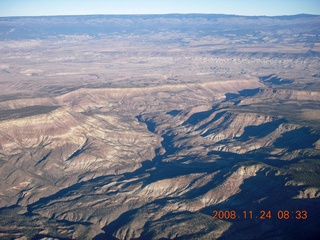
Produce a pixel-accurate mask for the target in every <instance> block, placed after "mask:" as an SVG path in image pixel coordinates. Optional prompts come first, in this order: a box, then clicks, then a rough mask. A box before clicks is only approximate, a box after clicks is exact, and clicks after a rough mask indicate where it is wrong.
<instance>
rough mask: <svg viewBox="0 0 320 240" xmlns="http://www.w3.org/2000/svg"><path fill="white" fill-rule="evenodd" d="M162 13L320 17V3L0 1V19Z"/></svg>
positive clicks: (251, 0) (258, 0) (292, 0)
mask: <svg viewBox="0 0 320 240" xmlns="http://www.w3.org/2000/svg"><path fill="white" fill-rule="evenodd" d="M163 13H224V14H237V15H251V16H252V15H268V16H275V15H293V14H300V13H308V14H318V15H320V0H0V16H47V15H84V14H88V15H89V14H163Z"/></svg>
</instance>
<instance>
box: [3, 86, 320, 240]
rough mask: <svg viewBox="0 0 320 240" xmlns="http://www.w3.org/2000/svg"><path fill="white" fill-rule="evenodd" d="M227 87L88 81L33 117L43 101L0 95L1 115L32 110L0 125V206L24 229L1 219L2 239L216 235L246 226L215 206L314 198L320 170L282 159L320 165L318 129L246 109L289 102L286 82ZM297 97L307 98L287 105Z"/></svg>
mask: <svg viewBox="0 0 320 240" xmlns="http://www.w3.org/2000/svg"><path fill="white" fill-rule="evenodd" d="M232 83H233V82H229V83H228V85H226V86H223V87H222V85H221V84H218V85H217V84H200V85H195V86H193V88H192V90H188V89H189V88H188V87H186V86H176V87H173V88H172V87H161V88H145V89H81V90H76V91H75V92H71V93H67V94H65V95H62V96H59V97H57V98H55V99H51V103H52V106H55V108H49V109H46V111H44V112H43V113H41V114H33V115H32V111H33V109H32V108H30V106H32V104H37V105H35V106H39V105H38V104H40V103H41V101H42V100H39V101H32V102H31V101H30V102H28V101H26V102H23V101H22V103H19V102H17V100H16V101H15V103H14V104H9V103H2V108H3V111H9V110H10V111H12V110H19V109H26V110H25V111H26V113H23V114H21V111H20V115H17V118H16V119H12V118H11V119H4V120H2V121H1V122H0V126H1V128H0V129H1V132H0V133H1V134H0V142H1V149H0V150H1V155H2V166H1V169H0V170H1V178H2V183H1V206H2V207H7V206H14V207H13V208H10V210H9V208H8V209H7V208H3V209H4V210H3V211H2V213H1V214H2V216H4V215H5V214H8V211H10V215H11V216H17V220H16V221H18V222H19V223H17V224H20V225H21V228H20V229H21V230H20V231H16V232H13V231H11V230H10V229H9V226H8V224H9V222H10V221H12V219H9V220H8V221H6V220H4V219H3V220H2V225H3V227H2V229H3V230H4V231H6V232H7V234H3V235H2V236H3V237H6V236H8V234H10V235H11V234H12V235H13V236H15V237H19V236H23V235H25V236H35V235H37V236H58V237H64V238H72V239H81V238H82V239H88V238H94V237H96V238H97V239H99V238H101V239H110V238H116V239H134V238H138V239H139V238H148V239H159V238H168V239H173V238H177V237H186V236H187V238H189V237H192V238H197V239H206V238H213V239H214V238H219V237H222V236H229V235H228V234H231V233H233V232H237V231H238V230H237V229H238V228H241V226H243V225H246V223H244V222H243V221H242V223H241V224H236V223H232V222H230V221H226V220H224V219H221V220H213V219H212V218H211V215H212V211H213V210H214V209H222V208H227V209H229V208H230V209H231V208H234V209H237V208H239V206H242V207H241V209H245V208H248V209H249V208H250V209H253V210H255V211H257V212H259V211H260V210H262V209H259V206H260V205H259V204H258V203H261V202H263V203H266V202H267V201H266V199H268V201H269V203H268V204H267V205H266V206H267V207H269V208H270V209H273V210H275V208H274V206H273V205H272V204H275V203H279V202H280V204H279V206H291V207H292V206H293V205H291V204H292V203H291V200H292V199H297V200H299V201H302V199H317V198H319V188H318V185H317V178H318V175H317V174H314V175H313V177H314V178H312V179H309V178H308V173H307V174H306V175H303V174H302V175H299V177H298V178H297V177H296V174H294V171H296V170H295V169H296V168H291V167H290V166H291V165H290V164H287V163H290V162H291V161H294V162H298V163H297V164H300V163H299V161H304V162H301V164H300V165H299V166H300V168H301V169H307V167H306V166H312V165H314V166H315V168H316V169H318V168H319V164H318V163H317V161H313V160H312V159H316V158H318V157H319V156H320V152H319V149H318V148H317V145H318V142H319V134H318V132H317V128H314V129H313V128H309V127H307V126H304V125H303V124H301V123H300V124H299V123H291V122H290V121H288V119H286V118H285V116H281V115H280V116H279V115H275V114H272V113H269V112H265V113H262V112H259V111H256V109H255V108H254V107H252V109H248V111H244V109H243V108H242V103H244V102H246V101H251V100H250V99H253V98H255V97H257V96H260V95H261V94H262V95H263V96H264V98H265V99H270V98H273V97H274V98H277V99H282V100H284V99H286V98H285V97H283V90H282V93H281V94H280V95H279V96H278V95H277V92H276V93H274V92H273V91H272V96H270V95H265V94H266V93H265V92H268V90H263V89H260V90H259V91H253V92H254V93H255V94H256V95H257V96H243V95H241V92H240V94H239V95H237V98H236V99H235V98H233V99H231V100H228V99H227V98H225V99H224V100H222V101H221V100H218V99H217V98H216V97H214V96H215V95H213V93H214V92H215V91H217V92H218V95H217V96H219V94H220V93H221V94H222V93H225V94H226V93H228V92H229V91H230V92H232V91H233V92H234V93H237V91H236V90H237V89H239V90H240V87H239V85H238V84H239V83H236V84H235V85H232ZM245 83H246V82H244V83H242V84H245ZM249 86H250V87H253V88H255V87H259V86H260V83H259V82H258V81H257V82H256V83H250V84H249ZM177 91H179V92H180V91H182V94H179V95H178V96H176V92H177ZM262 95H261V96H262ZM261 96H260V97H261ZM304 96H305V95H304ZM218 98H219V97H218ZM311 98H312V99H308V100H310V101H313V102H316V101H318V100H317V99H314V96H313V95H312V96H311ZM293 100H294V101H300V100H299V99H296V98H294V99H292V98H290V99H288V100H287V101H293ZM305 100H306V99H305V97H304V98H303V99H302V100H301V101H305ZM43 103H44V104H48V101H47V100H44V102H43ZM239 103H240V104H239ZM251 103H252V102H251ZM256 104H260V106H261V104H262V103H261V102H259V103H256ZM17 106H18V107H19V108H18V109H15V107H17ZM22 106H23V107H24V108H21V107H22ZM28 107H29V108H28ZM31 110H32V111H31ZM30 111H31V112H30ZM13 113H14V112H12V114H13ZM301 166H303V167H301ZM297 168H298V167H297ZM310 171H311V170H310ZM265 182H267V183H265ZM257 189H258V190H257ZM280 189H281V190H280ZM279 190H280V192H279ZM275 196H276V197H275ZM313 207H314V206H313ZM311 216H313V214H311ZM28 219H32V226H33V231H29V230H27V229H28V228H29V227H30V226H29V224H27V223H24V222H25V221H28ZM49 219H51V220H50V221H48V220H49ZM274 224H275V223H274V222H272V223H265V224H264V225H265V227H266V229H269V228H270V227H271V228H273V227H274ZM191 226H192V227H191ZM253 229H256V227H253ZM267 232H268V230H261V229H260V230H259V234H262V235H263V234H267ZM246 234H247V233H246ZM239 236H240V237H241V236H243V235H239ZM259 236H260V235H259Z"/></svg>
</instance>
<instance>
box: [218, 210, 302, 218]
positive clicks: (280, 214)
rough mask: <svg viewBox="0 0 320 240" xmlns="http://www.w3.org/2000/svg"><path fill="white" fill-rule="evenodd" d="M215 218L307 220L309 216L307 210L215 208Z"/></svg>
mask: <svg viewBox="0 0 320 240" xmlns="http://www.w3.org/2000/svg"><path fill="white" fill-rule="evenodd" d="M212 213H213V216H212V218H213V219H217V220H236V219H261V220H267V219H279V220H289V219H296V220H306V219H307V218H308V211H307V210H295V211H289V210H278V211H271V210H260V211H259V212H254V211H252V210H249V211H248V210H244V211H235V210H230V211H229V210H213V211H212Z"/></svg>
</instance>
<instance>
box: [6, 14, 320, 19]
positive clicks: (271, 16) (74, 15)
mask: <svg viewBox="0 0 320 240" xmlns="http://www.w3.org/2000/svg"><path fill="white" fill-rule="evenodd" d="M163 15H222V16H236V17H269V18H273V17H290V16H300V15H301V16H304V15H305V16H315V17H316V16H320V14H310V13H297V14H288V15H239V14H228V13H132V14H118V13H114V14H108V13H107V14H103V13H98V14H65V15H32V16H29V15H25V16H23V15H21V16H0V18H29V17H30V18H33V17H77V16H79V17H80V16H83V17H85V16H163Z"/></svg>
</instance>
